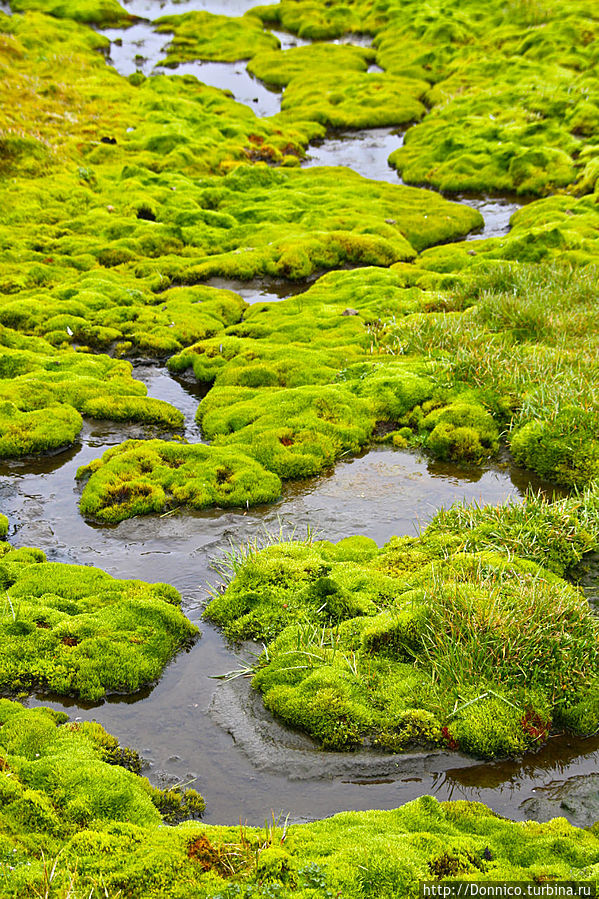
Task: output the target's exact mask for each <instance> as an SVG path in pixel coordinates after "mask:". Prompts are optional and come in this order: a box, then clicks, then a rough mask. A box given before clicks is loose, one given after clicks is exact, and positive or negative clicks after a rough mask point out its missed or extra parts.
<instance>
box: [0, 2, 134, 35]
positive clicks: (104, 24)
mask: <svg viewBox="0 0 599 899" xmlns="http://www.w3.org/2000/svg"><path fill="white" fill-rule="evenodd" d="M10 6H11V9H12V11H13V12H28V11H31V10H36V11H38V12H43V13H48V15H51V16H55V17H56V18H57V19H73V20H74V21H75V22H83V23H85V24H87V25H98V26H99V27H101V28H110V27H115V28H117V27H127V25H130V24H131V23H132V22H133V21H135V19H134V17H133V16H132V15H130V14H129V13H128V12H127V11H126V10H125V9H123V7H122V6H121V5H120V3H118V2H117V0H77V2H76V3H74V2H71V0H11V4H10Z"/></svg>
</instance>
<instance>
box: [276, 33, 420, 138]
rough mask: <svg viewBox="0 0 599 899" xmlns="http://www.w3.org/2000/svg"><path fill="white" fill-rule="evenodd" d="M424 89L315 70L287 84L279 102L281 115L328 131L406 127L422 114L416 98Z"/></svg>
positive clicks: (388, 79)
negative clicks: (299, 119)
mask: <svg viewBox="0 0 599 899" xmlns="http://www.w3.org/2000/svg"><path fill="white" fill-rule="evenodd" d="M301 49H303V48H301ZM425 89H426V84H424V83H423V82H419V81H416V80H410V79H407V78H394V77H389V76H386V75H384V74H383V75H376V74H363V73H361V72H351V71H343V70H341V71H339V70H337V71H330V72H327V71H326V70H325V72H323V73H320V72H318V71H317V72H315V73H313V74H307V75H304V76H302V77H297V78H293V79H292V80H291V81H290V83H289V85H288V87H287V88H286V90H285V93H284V95H283V99H282V101H281V113H282V114H283V115H290V114H291V115H294V116H297V117H298V118H302V119H308V120H314V121H316V122H319V123H320V124H322V125H326V126H327V127H329V128H381V127H385V126H389V125H406V124H408V123H409V122H415V121H418V120H419V119H421V118H422V116H423V115H424V112H425V108H424V106H423V104H422V103H421V102H420V100H419V98H420V97H421V96H422V94H423V93H424V90H425Z"/></svg>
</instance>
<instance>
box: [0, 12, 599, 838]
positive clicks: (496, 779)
mask: <svg viewBox="0 0 599 899" xmlns="http://www.w3.org/2000/svg"><path fill="white" fill-rule="evenodd" d="M253 5H255V4H254V0H190V2H182V3H176V2H164V3H161V2H159V0H132V2H129V3H127V2H125V6H126V8H127V9H128V10H129V11H130V12H132V13H133V14H135V15H137V16H140V17H143V18H146V19H153V18H156V17H157V16H159V15H166V14H177V13H182V12H185V11H187V10H190V9H205V10H208V11H209V12H215V13H216V12H218V13H224V14H226V15H242V14H243V13H244V12H246V11H247V10H248V9H249V8H251V6H253ZM104 33H105V34H106V35H107V36H108V37H109V38H110V39H111V41H112V42H113V44H112V48H111V53H110V60H111V62H112V63H113V64H114V65H115V67H116V68H117V69H118V71H120V72H121V73H122V74H125V75H126V74H129V73H130V72H133V71H135V70H136V69H138V68H139V69H142V70H143V71H144V72H145V73H147V74H149V73H150V72H152V71H153V70H154V69H155V67H156V65H157V63H158V62H159V60H160V59H162V58H163V55H164V54H163V52H162V51H163V48H164V46H165V45H166V44H167V43H168V40H169V36H168V35H164V34H162V35H157V34H156V33H155V31H154V29H153V27H152V25H151V23H150V22H149V21H148V22H140V23H139V24H137V25H135V26H134V27H133V28H131V29H129V30H128V31H127V30H115V29H110V30H107V31H105V32H104ZM276 34H277V36H278V37H279V38H280V39H282V40H283V41H284V46H286V47H290V46H294V45H296V44H301V43H305V42H304V41H301V40H300V39H298V38H296V37H294V36H293V35H287V34H284V33H279V32H276ZM352 38H353V39H354V42H358V41H360V42H361V43H365V42H366V40H367V39H365V38H364V37H363V36H350V38H349V39H350V40H352ZM119 42H120V43H119ZM374 68H376V67H374ZM165 71H166V73H167V74H169V73H173V72H175V73H183V72H187V71H190V72H192V73H193V74H195V75H197V77H198V78H200V79H201V80H203V81H205V82H206V83H209V84H214V85H216V86H218V87H223V88H228V89H230V90H231V91H232V93H233V94H234V96H235V97H236V98H237V99H238V100H240V101H241V102H244V103H247V105H249V106H251V107H252V108H254V110H255V111H256V112H257V113H258V114H260V115H271V114H273V113H274V112H276V111H277V110H278V108H279V103H280V94H279V93H277V92H274V91H270V90H268V89H267V88H266V87H265V86H264V85H263V84H261V83H260V82H259V81H257V80H256V79H253V78H251V76H249V75H248V73H247V70H246V67H245V64H243V63H232V64H223V63H202V62H198V63H190V64H186V65H185V66H180V67H178V68H177V69H175V70H173V69H167V70H165ZM401 141H402V137H401V135H399V134H396V133H394V132H393V129H371V130H367V131H357V132H353V133H351V134H349V133H348V134H337V135H332V136H330V137H329V138H328V139H327V140H325V141H323V142H322V143H320V144H319V145H318V146H313V147H310V148H309V158H308V159H307V161H306V163H305V165H307V166H313V165H346V166H349V167H350V168H352V169H354V170H355V171H357V172H359V173H360V174H361V175H364V176H365V177H370V178H374V179H381V180H385V181H389V182H391V183H399V179H398V176H397V173H396V172H394V171H393V170H392V169H391V168H390V167H389V166H388V164H387V158H388V156H389V154H390V152H391V151H392V150H393V149H396V148H397V147H398V146H400V145H401ZM462 202H467V203H468V204H470V205H476V206H477V208H480V210H481V212H482V213H483V215H484V217H485V228H484V231H483V232H481V233H479V234H473V235H471V238H472V239H475V238H480V237H488V236H495V235H498V234H504V233H506V232H507V230H508V227H509V216H510V215H511V213H512V212H513V211H514V210H515V209H516V208H518V204H517V203H514V202H511V201H509V200H491V199H488V198H479V199H471V198H470V199H469V198H462ZM210 283H212V284H213V285H214V286H217V287H227V288H230V289H234V290H237V291H238V292H239V293H241V295H242V296H243V297H244V298H245V299H246V300H247V301H248V302H257V301H265V300H275V299H279V298H281V297H282V296H288V295H289V294H291V293H293V292H296V291H297V290H298V289H305V286H306V285H301V286H300V287H299V288H298V287H297V286H293V285H288V284H285V283H283V282H280V281H261V282H252V283H248V284H237V283H232V282H225V281H220V280H218V279H214V280H213V281H211V282H210ZM134 374H135V375H136V377H138V378H140V379H141V380H143V381H144V382H145V383H146V385H147V386H148V388H149V393H150V395H152V396H155V397H158V398H160V399H164V400H167V401H168V402H170V403H172V404H173V405H175V406H176V407H177V408H179V409H180V410H181V411H182V412H183V413H184V415H185V436H186V437H187V438H188V439H189V440H190V441H193V442H197V441H199V440H201V439H202V435H201V432H200V429H199V427H198V426H197V424H196V423H195V419H194V415H195V411H196V408H197V404H198V402H199V400H200V399H201V396H202V395H203V391H202V389H200V388H199V387H198V385H196V384H195V383H187V382H186V381H184V380H182V379H179V380H176V379H174V378H173V377H171V376H170V375H169V374H168V373H167V372H166V371H165V370H164V369H162V368H158V367H156V366H152V365H148V364H138V365H136V366H135V370H134ZM154 433H157V432H153V431H151V430H150V429H148V428H147V427H144V426H137V425H128V426H123V425H116V424H114V423H111V422H102V421H99V422H86V424H85V427H84V430H83V432H82V435H81V440H80V441H79V442H78V444H77V445H76V446H75V447H73V448H72V449H70V450H68V451H66V452H63V453H60V454H57V455H55V456H52V457H46V458H43V459H37V460H35V461H28V460H21V461H17V462H10V463H3V464H2V465H0V508H2V510H3V512H4V513H5V514H7V515H8V516H9V519H10V522H11V532H10V534H9V536H10V539H11V541H12V542H13V544H15V545H17V546H21V545H34V546H39V547H41V548H42V549H44V550H45V551H46V553H47V555H48V557H49V559H51V560H57V561H63V562H73V563H77V564H89V565H98V566H100V567H102V568H104V569H105V570H107V571H108V572H110V573H111V574H114V575H116V576H118V577H123V578H130V577H138V578H143V579H145V580H148V581H158V580H164V581H167V582H168V583H171V584H173V585H174V586H175V587H177V588H178V589H179V590H180V591H181V593H182V594H183V603H184V610H185V612H186V613H187V614H188V615H189V617H190V618H191V619H192V620H197V621H198V622H199V619H200V616H201V612H202V609H203V607H204V604H205V601H206V597H207V587H206V585H207V584H209V583H210V582H211V581H212V582H213V581H215V580H216V577H215V575H214V572H213V571H212V569H211V567H210V563H211V560H212V559H214V558H215V557H218V556H219V555H220V554H222V552H223V551H226V550H227V549H228V548H229V547H230V545H231V543H233V544H242V543H244V542H246V541H248V540H252V539H255V538H256V537H258V538H260V537H261V536H264V535H265V534H266V533H275V534H277V533H279V532H282V533H283V534H290V533H294V532H295V533H297V534H299V535H302V534H303V533H305V532H306V529H307V528H308V527H310V528H312V529H313V530H315V531H316V532H317V533H319V534H321V535H322V536H323V537H326V538H328V539H330V540H333V541H336V540H339V539H341V538H342V537H346V536H349V535H352V534H355V533H363V534H366V535H367V536H370V537H372V538H373V539H375V540H376V541H377V542H378V543H379V544H383V543H384V542H385V541H386V540H388V539H389V538H390V537H391V536H393V535H394V534H414V533H415V532H416V531H417V529H418V528H419V527H420V526H424V525H425V524H426V523H427V522H428V521H429V520H430V518H431V517H432V515H433V514H434V512H435V511H436V509H438V508H439V507H440V506H448V505H450V504H451V503H452V502H454V501H455V500H458V499H465V500H467V501H473V500H476V501H478V502H480V503H490V504H496V503H499V502H501V501H503V500H505V499H506V498H508V497H514V498H518V497H521V496H522V495H523V493H524V492H525V491H526V489H527V488H528V487H529V486H532V487H533V488H535V489H542V488H543V486H544V485H542V484H540V483H539V482H538V481H536V480H535V479H534V478H531V475H530V473H527V472H524V471H522V470H520V469H518V468H516V467H514V466H512V465H509V464H506V465H505V467H486V468H464V467H456V466H451V465H441V464H439V463H435V462H431V461H430V460H426V459H424V458H420V457H418V456H417V455H415V454H413V453H409V452H406V451H401V450H397V449H394V448H392V447H389V446H383V445H378V446H374V447H372V448H370V449H369V450H367V451H365V452H364V453H363V454H362V455H360V456H359V457H357V458H348V459H346V460H342V461H341V462H339V463H338V464H337V466H336V467H335V469H334V470H332V471H330V472H328V473H326V474H324V475H323V476H321V477H318V478H314V479H312V480H309V481H302V482H301V483H297V484H294V483H290V484H287V485H286V486H285V488H284V492H283V495H282V497H281V499H280V500H279V501H278V502H277V503H274V504H272V505H269V506H265V507H257V508H253V509H251V510H249V511H248V512H247V513H241V512H239V511H233V512H231V511H223V510H210V511H206V512H203V513H191V512H183V511H180V512H177V513H174V514H167V515H164V516H152V517H146V518H136V519H132V520H129V521H124V522H122V523H121V524H119V525H118V526H116V527H98V526H96V525H93V524H90V523H88V522H85V521H84V520H83V519H82V518H81V516H80V515H79V513H78V509H77V500H78V493H79V487H78V485H77V482H76V481H75V472H76V470H77V468H78V467H79V466H80V465H82V464H85V463H87V462H89V461H90V460H92V459H94V458H97V457H99V456H100V455H101V454H102V453H103V452H104V450H105V449H107V448H108V447H110V446H113V445H116V444H119V443H121V442H122V441H123V440H124V439H126V438H128V437H140V436H141V437H147V436H153V435H154ZM201 629H202V637H201V639H199V640H198V641H197V643H196V644H195V646H194V647H193V648H192V649H191V650H189V651H188V652H183V653H181V654H180V655H179V656H178V657H177V658H176V659H175V660H174V661H173V662H172V663H171V665H170V666H169V667H168V668H167V670H166V672H165V673H164V676H163V677H162V679H161V680H160V682H159V683H158V684H157V685H156V686H155V687H154V689H151V690H146V691H144V692H143V693H142V694H138V695H136V696H131V697H127V698H121V697H112V698H110V699H109V700H108V701H106V702H104V703H103V704H102V705H99V706H95V707H91V708H88V707H83V706H82V705H80V704H77V703H75V702H71V701H65V700H54V699H53V698H52V697H47V696H36V697H32V699H31V703H32V704H35V703H44V704H51V705H54V706H55V707H57V708H65V709H66V710H67V711H68V712H69V713H70V714H71V715H72V716H74V717H82V718H95V719H96V720H98V721H100V722H101V723H102V724H103V725H104V726H105V727H106V728H107V729H108V730H109V731H111V732H112V733H114V734H115V735H116V736H117V737H118V738H119V739H120V740H121V741H122V742H123V743H125V744H129V745H131V746H133V747H135V748H137V749H138V750H139V751H140V752H141V753H142V754H143V756H144V757H145V758H146V759H147V761H148V765H149V767H148V770H147V773H148V775H149V776H150V777H151V779H152V780H153V781H155V782H157V783H163V784H165V783H172V782H180V783H186V784H191V785H193V786H195V787H196V788H197V789H199V790H200V792H202V793H203V795H204V796H205V798H206V800H207V815H206V820H208V821H211V822H219V823H231V824H233V823H236V822H237V821H238V820H239V819H240V818H241V819H242V820H247V821H248V822H250V823H254V824H262V823H263V822H264V819H265V818H266V817H270V813H271V809H272V810H273V811H274V812H275V814H278V813H279V812H283V813H284V814H290V818H291V820H304V819H312V818H318V817H324V816H326V815H330V814H333V813H334V812H337V811H341V810H343V809H367V808H393V807H395V806H398V805H400V804H401V803H403V802H405V801H407V800H409V799H412V798H415V797H416V796H419V795H422V794H423V793H433V794H435V795H436V796H438V798H440V799H449V798H452V799H456V798H465V799H475V800H480V801H483V802H485V803H487V804H489V805H490V806H491V807H492V808H494V809H495V810H496V811H497V812H499V813H501V814H506V815H509V816H511V817H514V818H522V817H530V816H533V815H536V816H538V817H541V818H543V817H550V816H551V815H553V814H566V815H567V816H568V817H570V818H571V819H572V820H573V821H575V823H578V824H585V823H588V822H589V821H590V820H595V819H596V818H597V817H598V816H599V813H596V809H594V807H593V811H591V810H590V808H591V806H589V805H588V803H587V801H586V798H584V797H586V796H587V794H588V789H587V788H586V786H585V784H588V783H590V782H591V781H589V780H588V779H587V776H589V775H592V774H593V772H595V771H596V769H597V763H598V762H599V737H595V738H592V739H589V740H574V739H572V738H565V737H556V738H554V739H552V740H551V741H549V743H548V744H547V745H546V746H545V747H544V748H543V750H542V751H541V752H540V753H538V754H536V755H530V756H527V757H526V758H524V759H523V760H519V761H518V760H517V761H510V762H493V763H485V764H482V763H479V762H476V761H475V760H471V759H467V758H464V757H461V756H459V755H457V754H451V753H430V754H427V753H419V754H416V755H402V756H384V755H379V754H376V753H369V752H357V753H351V754H337V753H323V752H322V751H319V750H318V749H316V748H315V747H314V746H313V745H312V744H311V743H310V741H309V740H308V738H306V737H304V736H302V735H299V734H294V733H292V732H291V731H289V730H288V729H285V728H283V727H281V726H280V725H279V724H278V723H277V722H276V721H274V720H273V719H272V718H271V716H270V715H269V714H268V713H267V712H266V711H265V709H264V708H263V706H262V703H261V702H260V699H259V697H257V696H255V695H253V693H252V691H251V688H250V686H249V682H248V680H247V679H244V678H240V679H238V680H235V681H232V682H231V683H228V684H223V683H222V682H221V681H217V680H213V679H212V678H213V676H214V675H218V674H223V673H225V672H227V671H230V670H232V669H234V668H238V667H239V665H240V662H239V660H238V658H237V657H236V655H235V653H234V652H233V651H232V650H231V649H230V648H229V647H227V646H226V645H225V643H224V641H223V639H222V636H221V635H220V633H219V632H218V631H217V630H215V629H214V628H212V627H211V626H210V625H208V624H206V623H203V622H202V623H201ZM250 660H251V659H250ZM245 661H246V662H247V661H248V657H247V653H246V658H245ZM595 789H596V787H595ZM581 790H582V794H583V799H582V800H580V801H575V802H574V804H572V802H570V800H569V798H568V797H569V796H571V795H572V793H576V792H577V791H578V794H580V791H581ZM585 790H586V792H585ZM564 797H565V798H564ZM593 816H594V817H593Z"/></svg>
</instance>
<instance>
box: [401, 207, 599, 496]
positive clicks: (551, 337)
mask: <svg viewBox="0 0 599 899" xmlns="http://www.w3.org/2000/svg"><path fill="white" fill-rule="evenodd" d="M541 202H549V201H541ZM488 243H492V241H489V242H488ZM425 255H426V254H425ZM438 307H440V308H441V309H443V307H445V309H448V308H449V310H450V311H449V312H447V311H443V312H439V311H437V310H434V311H432V312H429V313H428V314H421V313H420V314H418V313H417V314H415V315H413V316H405V317H403V318H402V319H399V320H398V322H397V325H396V326H394V327H392V328H390V329H389V333H388V335H387V336H386V337H385V341H387V340H389V341H390V342H389V347H390V348H393V349H395V348H397V347H400V348H401V352H402V353H405V354H407V355H408V356H409V355H417V356H420V357H422V356H424V357H425V358H427V359H428V360H429V362H433V363H434V365H435V366H439V367H440V369H441V370H445V371H446V372H450V373H451V376H450V382H451V383H455V382H456V381H457V382H462V383H468V384H471V385H475V386H476V387H477V388H478V390H479V391H480V393H479V395H478V396H479V399H482V400H483V402H484V404H485V405H486V406H487V408H488V409H489V410H490V411H492V412H493V414H494V418H495V421H496V422H504V423H505V426H506V427H507V430H508V441H509V443H510V445H511V447H512V451H513V453H514V455H515V456H516V458H517V459H518V461H520V462H521V463H522V464H524V465H526V466H528V467H530V468H533V469H534V470H535V471H537V472H538V473H539V474H541V475H543V476H544V477H546V478H550V479H552V480H554V481H557V482H558V483H561V484H564V485H566V486H573V485H575V486H579V487H583V486H585V485H587V484H590V483H592V482H593V480H594V479H596V477H597V452H598V450H597V434H596V427H595V420H596V410H597V408H598V396H599V368H598V366H597V346H596V336H595V335H596V333H597V324H598V316H597V275H596V271H595V269H594V267H592V266H589V267H587V268H583V269H576V268H574V269H572V268H570V267H567V266H565V265H557V264H554V265H549V264H547V265H536V266H533V265H523V264H521V265H506V264H505V263H504V264H498V263H496V264H494V265H493V264H489V262H487V263H486V265H485V267H483V266H480V265H479V267H478V268H476V267H473V269H472V270H471V271H470V272H469V273H468V275H467V276H466V277H464V278H463V279H462V283H461V285H455V286H454V287H453V288H452V289H450V290H445V291H443V292H442V295H441V296H440V297H439V301H438ZM437 371H439V369H437ZM548 385H551V387H549V386H548ZM442 414H443V416H446V415H447V413H446V412H444V413H442ZM406 423H407V424H410V422H409V421H408V422H406ZM464 424H466V425H467V422H466V421H465V422H464ZM481 424H482V420H481ZM421 426H422V422H420V423H419V427H421ZM433 433H434V432H433ZM481 433H482V432H481ZM431 438H432V435H431ZM487 439H489V438H487Z"/></svg>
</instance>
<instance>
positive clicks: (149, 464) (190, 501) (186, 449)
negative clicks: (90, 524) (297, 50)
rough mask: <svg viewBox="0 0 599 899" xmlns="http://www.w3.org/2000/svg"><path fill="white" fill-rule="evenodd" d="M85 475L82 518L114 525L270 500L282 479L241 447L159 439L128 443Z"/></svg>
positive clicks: (81, 473) (82, 474)
mask: <svg viewBox="0 0 599 899" xmlns="http://www.w3.org/2000/svg"><path fill="white" fill-rule="evenodd" d="M87 476H90V477H89V480H88V482H87V484H86V485H85V488H84V490H83V495H82V497H81V511H82V512H83V514H84V515H87V516H90V517H92V518H98V519H100V520H101V521H106V522H109V523H116V522H119V521H123V519H125V518H131V517H132V516H134V515H144V514H148V513H150V512H162V511H164V510H165V509H167V510H169V509H173V508H177V507H179V506H187V507H189V508H191V509H205V508H206V507H208V506H220V507H221V508H224V507H231V506H232V507H236V506H237V507H241V506H246V505H249V504H252V505H255V504H256V503H265V502H272V501H273V500H275V499H277V497H278V496H279V494H280V492H281V481H280V480H279V478H278V477H277V476H276V474H274V473H273V472H271V471H266V470H265V469H264V468H263V467H262V466H261V465H260V464H259V462H257V461H256V460H255V459H253V458H252V457H251V456H249V455H247V454H246V453H245V452H244V448H243V447H241V448H239V449H237V447H232V448H221V447H216V446H215V447H212V446H204V445H203V444H198V445H186V444H181V443H167V442H165V441H162V440H128V441H126V442H125V443H123V444H121V445H120V446H117V447H114V448H112V449H110V450H107V451H106V452H105V453H104V455H103V456H102V459H97V460H95V461H94V462H91V463H90V464H89V465H86V466H84V467H82V468H80V469H79V470H78V472H77V477H79V478H85V477H87Z"/></svg>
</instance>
